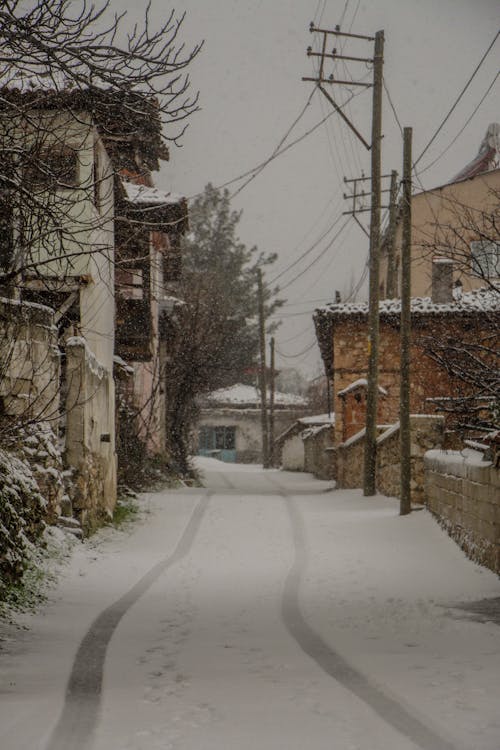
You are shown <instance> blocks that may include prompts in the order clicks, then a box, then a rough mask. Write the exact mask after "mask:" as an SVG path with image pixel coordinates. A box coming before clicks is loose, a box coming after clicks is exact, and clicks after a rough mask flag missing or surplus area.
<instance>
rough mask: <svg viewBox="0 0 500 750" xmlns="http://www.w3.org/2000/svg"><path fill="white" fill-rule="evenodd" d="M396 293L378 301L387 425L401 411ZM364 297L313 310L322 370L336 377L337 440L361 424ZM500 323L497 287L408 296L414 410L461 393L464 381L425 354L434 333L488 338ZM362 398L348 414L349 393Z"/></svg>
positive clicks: (382, 416)
mask: <svg viewBox="0 0 500 750" xmlns="http://www.w3.org/2000/svg"><path fill="white" fill-rule="evenodd" d="M400 311H401V304H400V301H399V300H383V301H382V302H381V303H380V351H379V385H380V387H381V388H382V389H383V390H382V392H381V394H380V398H379V399H378V408H379V413H378V421H379V423H380V424H392V423H393V422H395V421H396V420H397V419H398V418H399V388H400V356H399V327H400ZM367 315H368V309H367V305H366V303H359V304H358V303H348V304H341V303H340V304H332V305H328V306H326V307H324V308H321V309H319V310H317V311H316V314H315V324H316V331H317V336H318V341H319V344H320V348H321V352H322V357H323V361H324V364H325V369H326V371H327V372H328V373H329V375H330V377H331V378H332V381H333V397H334V412H335V444H340V443H343V442H344V441H345V440H346V439H349V438H350V437H351V435H352V434H354V433H355V432H356V430H357V429H362V427H363V423H364V416H365V414H364V410H363V398H364V393H363V387H362V384H363V382H364V383H366V381H364V378H365V377H366V372H367V367H368V351H367V339H366V327H367ZM499 323H500V294H499V293H498V292H496V291H494V290H490V289H488V290H484V289H482V290H474V291H472V292H468V293H466V294H463V295H462V297H461V298H460V299H458V300H455V299H452V300H451V301H450V302H448V303H437V302H433V301H432V299H431V298H430V297H425V298H419V297H416V298H413V299H412V344H411V375H410V377H411V390H410V411H411V413H412V414H433V413H436V411H437V410H438V409H439V408H440V407H442V405H443V404H442V401H443V400H447V399H450V398H454V397H457V398H461V397H462V396H463V395H464V390H463V389H464V386H463V383H462V382H461V381H460V380H459V379H457V378H456V377H454V376H453V374H452V373H450V372H448V371H447V370H446V368H445V367H443V366H440V365H439V364H438V363H437V362H436V361H435V359H434V358H432V357H431V356H430V355H429V345H430V343H431V342H433V341H435V340H439V339H441V340H442V339H450V340H452V341H456V342H462V341H467V340H469V341H472V342H477V341H479V340H480V339H481V337H483V336H484V337H485V338H487V339H488V341H489V342H490V345H491V342H492V337H496V341H497V344H498V330H499ZM356 395H357V396H358V397H359V399H358V402H357V409H358V412H357V414H358V417H357V419H356V420H355V421H354V422H353V420H352V413H353V412H352V405H350V400H351V399H355V398H356Z"/></svg>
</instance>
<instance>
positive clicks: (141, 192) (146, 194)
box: [122, 180, 186, 206]
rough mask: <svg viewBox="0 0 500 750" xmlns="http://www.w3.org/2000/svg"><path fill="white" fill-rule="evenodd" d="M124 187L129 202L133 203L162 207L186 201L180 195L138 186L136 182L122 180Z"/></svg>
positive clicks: (146, 186) (155, 188)
mask: <svg viewBox="0 0 500 750" xmlns="http://www.w3.org/2000/svg"><path fill="white" fill-rule="evenodd" d="M122 185H123V188H124V190H125V193H126V195H127V200H129V201H130V202H131V203H136V204H137V203H141V204H148V205H155V206H160V205H165V204H172V203H181V202H182V201H184V200H186V199H185V198H184V196H182V195H179V194H178V193H168V192H166V191H165V190H160V189H159V188H157V187H149V186H148V185H137V184H136V183H135V182H128V181H127V180H122Z"/></svg>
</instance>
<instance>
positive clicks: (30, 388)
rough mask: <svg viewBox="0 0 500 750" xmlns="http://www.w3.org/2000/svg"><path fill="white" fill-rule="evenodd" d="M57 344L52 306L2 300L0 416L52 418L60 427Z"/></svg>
mask: <svg viewBox="0 0 500 750" xmlns="http://www.w3.org/2000/svg"><path fill="white" fill-rule="evenodd" d="M57 343H58V342H57V329H56V328H55V326H54V313H53V311H52V310H51V309H50V308H48V307H44V306H43V305H36V304H30V303H23V304H19V303H17V302H15V301H14V300H6V299H0V397H1V399H2V403H1V404H0V416H1V411H2V410H3V412H4V414H5V415H6V416H7V417H9V416H10V417H17V418H21V417H23V418H26V419H36V420H39V419H49V420H53V422H52V424H53V425H54V428H55V429H57V421H58V415H59V371H60V352H59V349H58V346H57Z"/></svg>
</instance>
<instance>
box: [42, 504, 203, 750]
mask: <svg viewBox="0 0 500 750" xmlns="http://www.w3.org/2000/svg"><path fill="white" fill-rule="evenodd" d="M212 494H213V492H212V491H211V490H210V491H208V492H207V493H206V494H205V495H204V497H202V498H201V500H200V501H199V502H198V504H197V505H196V506H195V508H194V510H193V512H192V514H191V517H190V519H189V521H188V523H187V526H186V527H185V529H184V531H183V533H182V536H181V538H180V539H179V541H178V542H177V545H176V547H175V549H174V551H173V552H172V553H171V554H170V555H169V556H168V557H166V558H165V559H163V560H160V562H159V563H157V564H156V565H154V566H153V567H152V568H151V569H150V570H149V571H148V572H147V573H146V574H145V575H144V576H143V577H142V578H141V579H140V580H139V581H138V582H137V583H136V584H135V585H134V586H132V588H131V589H130V590H129V591H128V592H127V593H126V594H124V595H123V596H122V597H120V599H118V600H117V601H116V602H115V603H114V604H112V605H111V606H109V607H107V608H106V609H105V610H103V612H101V614H100V615H98V617H97V618H96V619H95V620H94V622H93V623H92V625H91V626H90V628H89V629H88V631H87V633H86V634H85V636H84V637H83V639H82V641H81V643H80V646H79V648H78V651H77V653H76V656H75V659H74V661H73V668H72V670H71V674H70V677H69V680H68V684H67V687H66V696H65V701H64V707H63V710H62V713H61V716H60V718H59V721H58V723H57V725H56V727H55V729H54V731H53V733H52V736H51V738H50V740H49V742H48V744H47V748H46V750H86V748H89V747H90V746H91V743H92V735H93V731H94V728H95V726H96V724H97V721H98V719H99V712H100V705H101V692H102V680H103V673H104V660H105V658H106V652H107V648H108V645H109V642H110V641H111V638H112V636H113V633H114V632H115V630H116V628H117V626H118V624H119V622H120V620H121V619H122V617H123V616H124V615H125V614H126V612H127V611H128V610H129V609H130V608H131V607H132V606H133V605H134V604H135V603H136V602H137V600H138V599H139V598H140V597H141V596H142V595H143V594H145V593H146V591H147V590H148V589H149V588H150V587H151V586H152V585H153V583H154V582H155V581H156V580H157V579H158V578H159V577H160V576H161V575H162V573H164V572H165V571H166V570H168V568H170V567H172V566H173V565H175V564H176V563H178V562H179V561H180V560H181V559H182V558H183V557H185V556H186V555H187V554H188V553H189V552H190V550H191V547H192V546H193V543H194V540H195V538H196V535H197V533H198V530H199V528H200V525H201V522H202V520H203V517H204V515H205V513H206V510H207V507H208V501H209V499H210V497H211V495H212Z"/></svg>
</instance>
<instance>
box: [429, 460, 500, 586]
mask: <svg viewBox="0 0 500 750" xmlns="http://www.w3.org/2000/svg"><path fill="white" fill-rule="evenodd" d="M424 462H425V491H426V496H427V505H428V507H429V510H430V511H431V512H432V513H434V515H435V516H436V517H437V518H438V519H439V521H440V522H441V523H442V525H443V526H444V527H445V528H446V529H447V531H448V533H449V534H450V536H451V537H452V538H453V539H454V540H455V541H456V542H457V543H458V544H459V545H460V546H461V547H462V549H463V550H464V551H465V552H466V554H467V555H468V556H469V557H470V558H471V559H472V560H475V561H476V562H478V563H480V564H481V565H485V566H486V567H488V568H490V569H491V570H493V571H495V572H496V573H500V470H499V469H498V468H495V466H493V464H492V463H491V462H489V461H483V460H481V457H480V456H479V455H478V454H477V453H476V452H473V451H463V452H459V451H439V450H431V451H429V452H428V453H426V455H425V458H424Z"/></svg>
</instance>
